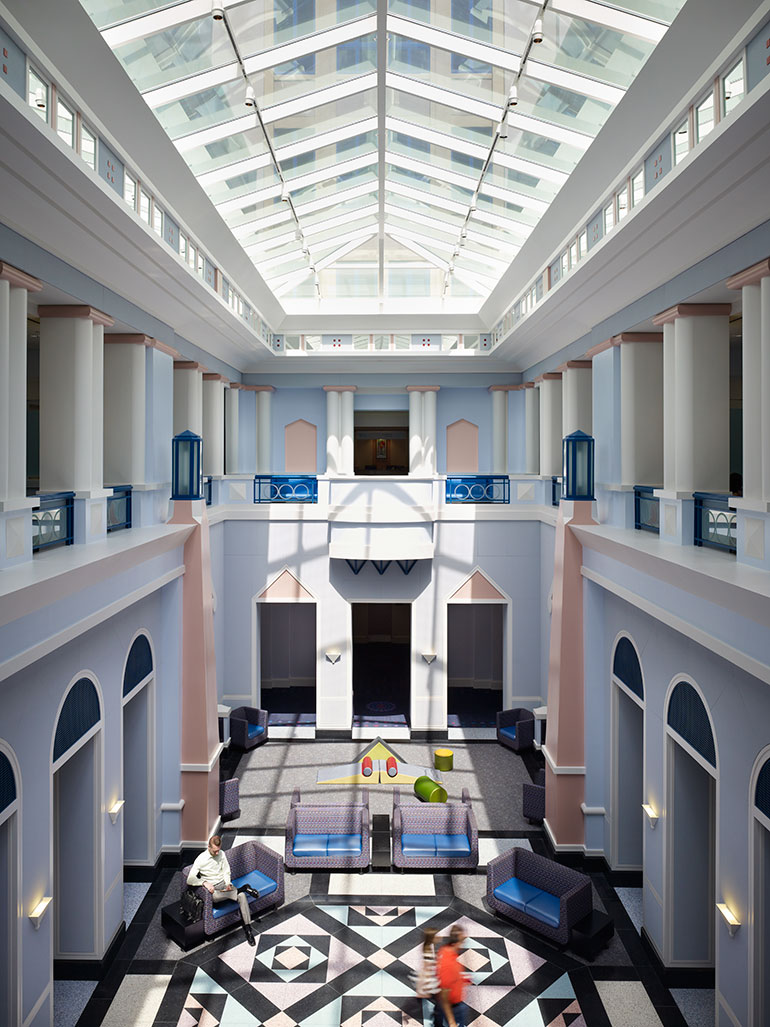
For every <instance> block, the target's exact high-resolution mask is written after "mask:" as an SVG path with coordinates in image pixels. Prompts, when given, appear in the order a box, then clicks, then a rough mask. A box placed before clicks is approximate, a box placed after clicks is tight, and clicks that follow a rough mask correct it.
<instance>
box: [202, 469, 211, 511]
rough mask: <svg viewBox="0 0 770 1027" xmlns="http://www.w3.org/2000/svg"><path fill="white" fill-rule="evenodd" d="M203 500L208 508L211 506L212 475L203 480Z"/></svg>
mask: <svg viewBox="0 0 770 1027" xmlns="http://www.w3.org/2000/svg"><path fill="white" fill-rule="evenodd" d="M203 498H204V499H205V500H206V506H211V475H209V476H208V477H207V478H204V479H203Z"/></svg>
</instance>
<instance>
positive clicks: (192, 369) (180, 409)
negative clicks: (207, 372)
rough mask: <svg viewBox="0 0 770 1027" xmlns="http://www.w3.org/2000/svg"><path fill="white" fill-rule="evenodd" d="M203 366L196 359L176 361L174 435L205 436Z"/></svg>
mask: <svg viewBox="0 0 770 1027" xmlns="http://www.w3.org/2000/svg"><path fill="white" fill-rule="evenodd" d="M202 371H203V368H202V366H201V365H200V364H196V363H195V361H194V360H175V361H174V435H179V434H180V433H181V432H183V431H191V432H194V433H195V434H196V435H200V436H201V437H203V376H202Z"/></svg>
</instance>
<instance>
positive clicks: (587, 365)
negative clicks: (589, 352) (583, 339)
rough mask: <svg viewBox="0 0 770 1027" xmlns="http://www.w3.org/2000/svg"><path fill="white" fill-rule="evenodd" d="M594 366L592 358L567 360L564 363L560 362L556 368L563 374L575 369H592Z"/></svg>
mask: <svg viewBox="0 0 770 1027" xmlns="http://www.w3.org/2000/svg"><path fill="white" fill-rule="evenodd" d="M592 367H593V364H592V363H591V361H590V360H566V361H565V362H564V363H563V364H559V366H558V367H557V368H556V370H557V371H560V372H561V373H562V374H563V373H564V372H565V371H571V370H573V369H577V370H580V371H590V370H591V368H592Z"/></svg>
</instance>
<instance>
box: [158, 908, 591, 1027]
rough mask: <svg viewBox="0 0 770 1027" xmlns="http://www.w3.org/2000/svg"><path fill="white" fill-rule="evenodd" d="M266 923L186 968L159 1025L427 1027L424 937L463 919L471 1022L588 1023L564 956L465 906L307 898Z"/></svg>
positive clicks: (470, 1026)
mask: <svg viewBox="0 0 770 1027" xmlns="http://www.w3.org/2000/svg"><path fill="white" fill-rule="evenodd" d="M263 923H264V927H263V929H262V930H261V932H260V933H259V934H258V935H257V944H256V947H254V948H252V947H251V946H249V945H248V943H247V942H245V941H244V940H242V935H241V934H240V932H235V933H233V934H232V935H230V936H229V937H227V938H225V939H222V940H221V941H220V942H218V943H214V944H212V945H211V946H209V947H208V948H207V949H206V950H204V951H202V952H200V953H199V954H196V955H195V956H192V957H190V958H189V959H188V960H186V961H183V962H180V963H179V964H178V966H177V970H176V972H175V975H174V979H172V984H171V986H170V988H169V994H168V996H167V1001H166V1002H165V1003H164V1008H163V1009H162V1010H161V1011H160V1013H159V1016H158V1019H157V1020H156V1023H157V1024H158V1025H160V1024H161V1023H163V1024H167V1023H169V1022H171V1023H176V1025H177V1027H394V1025H398V1027H426V1025H429V1024H432V1022H433V1008H432V1004H431V1003H430V1002H428V1001H423V1000H421V999H418V998H417V997H416V995H415V991H414V984H413V981H414V977H415V974H416V971H417V970H418V968H419V966H420V962H421V958H422V955H421V948H422V931H423V929H424V928H425V927H426V926H431V927H435V928H436V929H437V930H438V931H439V933H440V934H442V935H445V934H446V933H447V932H448V929H449V927H450V926H451V925H452V924H460V925H461V926H462V927H463V929H464V930H465V932H466V934H467V941H466V945H465V950H464V952H463V954H462V957H461V962H462V964H463V966H464V967H465V968H466V971H467V974H468V985H467V988H466V996H465V999H466V1005H467V1007H468V1021H467V1027H587V1024H586V1020H585V1018H584V1013H583V1010H582V1008H581V1003H580V1000H579V998H578V995H577V994H576V991H575V986H574V985H573V982H572V980H571V978H570V968H571V967H572V968H573V969H574V968H576V967H577V964H574V963H573V962H572V961H571V960H570V959H569V958H568V957H566V956H563V955H561V954H560V953H557V952H556V951H555V950H553V949H550V950H549V949H547V948H545V949H543V950H542V954H541V953H540V952H536V951H532V950H531V948H530V947H525V946H524V945H522V944H520V942H519V940H517V939H519V938H520V937H521V935H518V934H517V933H516V932H515V930H513V929H512V928H511V927H510V926H509V925H505V924H502V923H500V922H497V921H495V920H493V919H492V918H491V917H487V916H486V915H484V914H482V913H480V912H479V911H478V910H476V909H473V908H472V907H470V906H466V904H465V903H463V902H461V901H459V900H458V899H454V900H452V901H451V904H447V903H446V902H441V901H440V900H438V901H437V902H436V904H433V905H408V904H405V903H399V904H393V905H388V904H382V905H379V904H378V905H361V904H356V905H342V904H334V905H333V904H330V903H322V902H318V903H316V902H313V901H312V900H303V901H301V902H298V903H294V904H293V905H292V906H289V907H286V908H285V909H283V910H280V911H279V912H278V913H276V914H274V915H272V916H271V917H269V918H268V919H266V920H265V921H264V922H263ZM529 944H530V943H529V942H528V945H529ZM533 945H534V946H536V945H537V943H536V942H534V943H533ZM171 996H174V998H173V999H172V998H171ZM174 1002H176V1007H175V1008H173V1009H172V1008H171V1005H170V1003H171V1004H173V1003H174Z"/></svg>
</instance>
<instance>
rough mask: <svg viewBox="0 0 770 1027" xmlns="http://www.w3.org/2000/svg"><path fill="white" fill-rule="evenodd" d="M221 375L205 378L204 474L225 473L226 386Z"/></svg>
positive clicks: (205, 375)
mask: <svg viewBox="0 0 770 1027" xmlns="http://www.w3.org/2000/svg"><path fill="white" fill-rule="evenodd" d="M226 384H227V379H226V378H225V377H224V376H223V375H221V374H204V376H203V473H204V474H205V475H209V474H210V475H212V476H213V477H215V478H221V477H222V476H223V475H224V473H225V385H226Z"/></svg>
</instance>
